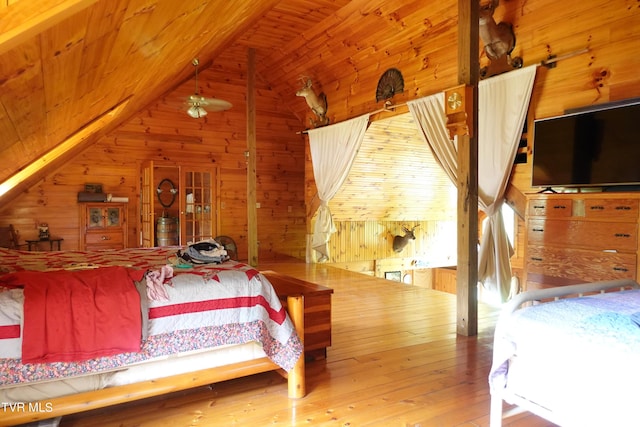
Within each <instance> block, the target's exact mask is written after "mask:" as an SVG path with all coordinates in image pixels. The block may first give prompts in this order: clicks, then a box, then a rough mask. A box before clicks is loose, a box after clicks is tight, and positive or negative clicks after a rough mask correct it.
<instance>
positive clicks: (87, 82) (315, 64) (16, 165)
mask: <svg viewBox="0 0 640 427" xmlns="http://www.w3.org/2000/svg"><path fill="white" fill-rule="evenodd" d="M435 5H436V6H433V10H434V13H436V14H438V16H437V21H435V22H436V24H435V25H434V23H432V22H430V21H429V20H428V19H427V17H425V16H424V11H423V10H421V8H422V6H421V2H407V3H404V2H401V1H393V2H388V1H383V0H234V1H228V0H181V1H174V0H39V1H37V2H32V1H27V0H15V1H14V0H3V2H2V4H0V28H2V33H1V34H0V135H2V137H1V138H0V157H1V158H3V159H11V161H4V162H0V187H2V183H3V182H6V181H7V179H9V178H10V177H12V176H13V177H14V179H15V175H16V173H22V174H23V175H25V174H26V175H28V176H33V177H35V178H37V177H40V178H41V177H42V176H43V173H44V169H46V168H48V167H54V166H59V165H60V164H62V163H63V162H64V161H65V159H66V160H68V159H69V157H68V156H69V154H70V153H71V154H72V153H74V152H78V151H80V150H82V149H83V148H84V147H86V144H89V143H91V142H92V141H94V140H95V139H96V137H98V136H100V135H102V134H104V133H106V132H109V131H111V130H113V129H114V128H115V127H116V126H117V125H118V124H120V123H122V122H123V121H124V120H126V119H127V118H128V117H130V116H131V115H132V114H134V113H135V112H136V111H138V110H140V109H141V108H144V107H145V106H146V105H148V104H149V103H151V102H153V101H154V100H156V99H158V98H159V97H161V96H163V95H164V94H167V93H169V92H170V91H172V90H173V89H174V88H176V87H178V86H180V84H181V83H184V82H185V81H186V80H187V79H190V78H192V77H193V74H194V69H193V67H192V66H191V61H192V59H193V58H195V57H198V58H199V59H200V62H201V64H203V68H206V67H208V66H211V65H212V64H213V65H215V60H216V57H217V56H218V55H220V54H221V53H222V52H224V51H225V50H226V49H228V48H229V47H230V46H235V48H237V47H238V46H246V47H247V48H253V49H255V52H256V59H257V61H256V62H257V64H258V66H257V74H258V78H259V79H262V80H263V81H264V82H266V83H267V84H269V85H270V86H271V87H272V88H273V89H274V90H275V91H276V92H278V93H281V94H284V95H286V96H287V97H288V98H291V94H293V93H294V92H295V90H296V89H297V88H298V87H299V84H300V82H299V78H300V77H301V76H305V75H306V76H308V77H311V78H314V79H315V80H316V81H325V82H332V83H331V84H333V85H337V86H340V85H342V86H343V87H353V89H354V90H353V91H349V92H356V93H357V92H358V91H357V90H356V89H357V85H358V84H359V83H358V80H357V75H354V72H353V69H350V67H349V64H350V63H351V62H354V61H357V62H358V67H359V69H360V70H362V69H366V68H367V67H368V68H374V69H376V73H377V74H381V73H382V72H383V71H384V70H385V69H386V68H388V67H389V66H392V65H393V64H385V59H384V58H385V57H389V56H391V52H387V54H386V55H384V54H383V55H379V53H380V52H383V51H384V49H385V48H386V47H385V44H386V42H387V41H390V40H393V37H394V34H395V35H396V36H397V37H401V39H398V40H402V41H401V42H398V40H396V42H394V43H392V44H390V45H393V46H394V47H395V48H396V49H398V48H400V46H402V49H403V50H406V51H407V54H409V55H413V56H414V57H415V58H414V60H415V62H416V67H418V69H420V68H421V67H422V68H424V67H426V65H425V64H424V63H423V62H424V61H425V58H426V55H425V53H424V52H422V53H421V52H420V47H419V46H414V47H413V48H412V40H414V39H416V38H422V37H423V34H424V33H425V32H426V31H427V30H429V31H430V34H431V36H432V39H433V40H434V41H435V40H436V39H437V37H438V36H441V35H442V34H443V28H446V29H447V31H451V28H454V27H455V19H456V13H455V7H452V6H453V5H455V3H453V2H450V3H448V4H438V3H436V4H435ZM356 24H357V25H356ZM438 28H440V29H438ZM405 45H406V46H405ZM453 51H455V49H453ZM374 54H375V55H374ZM396 54H397V53H396ZM454 54H455V53H452V55H454ZM441 56H442V55H441ZM374 57H375V59H374ZM438 59H442V58H438ZM451 70H455V66H454V67H452V68H451V69H450V70H448V71H446V72H447V73H451ZM434 73H435V71H434ZM440 77H442V76H440ZM424 78H425V77H423V79H424ZM427 78H428V77H427ZM412 84H413V86H414V87H419V85H418V84H417V83H416V82H415V81H413V82H412ZM368 95H370V94H368ZM412 95H414V96H415V95H416V94H415V93H414V94H412ZM338 102H340V103H348V100H338ZM367 102H368V101H367ZM367 102H364V104H365V107H366V103H367ZM370 103H371V104H372V107H375V100H374V99H371V102H370ZM356 104H357V105H358V108H363V107H362V105H363V102H361V101H358V102H357V103H356ZM349 108H350V107H349V106H348V105H346V104H345V105H344V106H343V110H347V111H348V110H349ZM292 109H293V110H294V113H295V114H296V115H298V116H299V117H300V118H301V121H304V115H305V113H306V105H305V104H304V102H302V103H298V104H296V105H294V106H292ZM296 109H297V111H296ZM354 113H357V112H354ZM342 119H344V118H342ZM45 154H46V156H45ZM43 156H44V157H43ZM36 159H39V160H38V161H37V162H35V163H34V161H35V160H36ZM41 169H43V171H41ZM22 179H26V180H27V181H26V182H25V183H23V184H22V190H24V189H27V188H28V187H27V185H28V184H29V179H28V178H26V177H23V178H22ZM11 185H13V186H15V185H16V184H15V183H13V184H11ZM18 189H20V185H18ZM15 190H16V189H15V188H14V191H15ZM5 191H6V188H5V189H3V188H0V194H2V193H4V192H5Z"/></svg>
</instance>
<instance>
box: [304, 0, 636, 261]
mask: <svg viewBox="0 0 640 427" xmlns="http://www.w3.org/2000/svg"><path fill="white" fill-rule="evenodd" d="M452 7H453V6H452ZM425 9H429V10H430V13H429V14H427V16H428V17H429V22H430V23H435V22H437V23H438V26H437V31H438V36H436V37H432V36H433V34H432V32H433V31H436V26H433V27H429V26H428V25H427V26H426V27H422V30H424V32H423V36H424V37H428V38H429V39H430V40H431V41H432V43H428V44H427V43H423V42H421V41H420V38H419V37H417V36H416V37H415V38H412V35H411V34H405V36H406V38H394V37H391V38H390V39H389V40H388V42H387V43H386V44H384V54H383V53H382V52H379V53H378V55H376V56H375V58H376V59H377V60H379V62H377V63H376V67H372V66H371V64H370V63H369V62H367V61H362V62H360V61H357V60H355V59H356V58H355V57H354V58H353V59H354V60H353V61H351V62H350V64H352V65H353V67H352V69H350V72H351V75H350V78H351V82H348V81H346V77H342V78H340V79H336V80H330V79H329V80H328V82H327V81H324V80H323V81H322V83H323V88H324V89H325V91H326V92H327V95H328V98H329V105H330V108H329V112H330V115H331V116H332V118H334V120H338V121H339V120H344V119H346V118H350V117H355V116H357V115H359V114H362V113H363V112H366V111H373V110H375V109H377V108H379V107H380V103H378V104H373V103H372V101H371V97H372V96H373V94H374V93H375V88H376V85H377V83H378V79H379V78H380V76H381V74H382V73H383V72H384V70H385V67H388V66H391V65H393V66H394V67H397V68H399V69H400V70H401V71H402V72H403V75H404V80H405V93H403V94H401V95H399V96H396V97H394V99H393V101H394V103H402V102H403V101H404V100H406V99H407V98H409V99H411V98H417V97H420V96H426V95H429V94H432V93H435V92H439V91H442V90H444V89H446V88H448V87H452V86H455V85H456V84H457V81H456V73H455V69H456V63H455V58H453V57H450V56H449V55H450V54H452V53H455V51H456V45H455V41H456V37H457V36H456V33H455V25H456V23H455V19H454V20H452V21H451V20H449V19H448V17H447V12H446V11H445V10H444V9H442V10H437V11H436V10H435V9H437V8H436V7H435V6H433V5H428V6H425ZM407 13H409V12H407ZM494 16H495V18H496V21H498V22H499V21H501V20H506V21H508V22H510V23H512V24H513V27H514V31H515V34H516V47H515V49H514V52H513V56H520V57H522V58H523V60H524V65H525V66H528V65H532V64H540V63H541V61H543V60H546V59H548V58H549V57H551V56H554V55H555V56H558V57H561V56H563V55H565V54H571V53H575V52H580V51H582V50H584V49H588V52H584V53H580V54H577V55H575V56H570V57H569V58H567V59H564V60H560V61H558V62H557V63H556V64H555V67H553V68H547V67H543V66H539V67H538V70H537V76H536V81H535V85H534V91H533V95H532V104H531V113H530V115H529V123H532V122H533V120H535V119H536V118H543V117H549V116H552V115H557V114H562V113H563V112H564V111H565V110H566V109H571V108H576V107H582V106H585V105H592V104H599V103H605V102H610V101H618V100H622V99H627V98H633V97H638V96H640V78H639V77H638V73H637V70H638V69H640V57H638V55H636V53H635V52H636V51H637V49H638V47H639V46H640V45H639V44H638V40H639V39H640V4H638V2H637V1H628V0H614V1H612V2H605V3H601V2H595V1H579V0H568V1H567V2H563V3H558V2H552V1H547V0H535V1H534V2H531V1H527V2H525V1H524V0H516V1H508V2H504V1H503V2H500V6H499V7H498V9H497V11H496V13H495V15H494ZM402 22H406V21H402ZM426 22H427V21H424V22H423V23H421V24H416V25H418V26H420V25H423V24H425V25H426ZM353 25H356V24H355V23H354V24H353ZM400 32H401V31H398V33H400ZM440 36H442V37H444V38H447V39H448V43H443V39H442V38H440ZM434 44H435V45H437V47H436V46H434ZM382 45H383V44H379V45H376V46H382ZM408 45H411V46H421V49H420V50H418V49H417V48H416V49H414V50H412V49H411V47H410V46H408ZM445 46H446V48H445ZM481 47H482V43H481ZM381 50H382V49H381ZM409 52H412V53H413V54H415V56H412V55H411V54H410V53H409ZM418 57H421V58H422V59H423V61H422V66H417V65H418V61H417V58H418ZM372 58H374V57H372ZM382 58H384V59H382ZM480 62H481V65H482V66H485V65H488V60H487V58H486V56H485V55H484V53H482V52H481V53H480ZM320 75H322V74H321V73H320ZM385 116H386V113H380V114H378V115H377V116H376V118H384V117H385ZM372 127H373V125H372ZM414 137H415V136H413V135H409V134H407V132H405V131H403V132H402V133H398V134H396V138H392V139H393V141H394V143H393V144H389V143H387V144H386V145H385V144H382V145H380V146H379V147H378V149H380V150H385V149H386V156H381V158H379V159H377V160H376V161H373V160H371V161H369V162H367V164H366V168H364V167H363V168H362V169H356V168H355V167H354V170H353V172H352V175H350V177H349V180H348V182H347V184H346V187H345V188H344V189H343V190H342V193H341V194H343V195H345V196H346V197H344V198H343V199H338V198H336V200H335V201H334V202H332V203H331V204H330V207H331V209H332V212H333V213H334V215H335V217H336V218H338V229H339V230H351V229H354V228H355V229H360V228H361V223H359V222H358V221H359V220H365V219H368V220H370V221H373V222H372V224H368V223H367V222H365V223H364V224H366V225H365V226H362V228H365V229H378V228H380V226H381V223H380V222H379V221H378V217H380V220H384V219H391V218H393V219H396V220H397V223H396V224H395V226H396V228H399V227H400V226H401V224H402V223H403V220H414V221H417V220H422V221H428V220H429V214H428V213H427V211H428V210H429V209H433V208H435V209H438V208H440V209H442V210H443V211H446V209H447V208H449V207H451V205H450V204H447V203H442V202H438V203H432V204H426V203H422V202H416V203H415V205H412V208H413V209H412V208H409V207H407V206H406V204H407V200H412V196H413V195H414V194H415V193H414V192H415V191H416V190H417V189H424V188H429V187H431V186H432V184H433V183H435V182H437V181H436V178H434V177H431V176H428V175H426V176H421V175H414V174H413V173H407V174H402V173H397V171H398V170H401V167H400V166H399V165H400V164H401V165H402V167H404V168H407V170H410V168H411V165H412V162H413V159H414V157H419V156H420V152H419V151H416V149H417V147H418V146H419V144H418V143H417V142H415V141H413V138H414ZM405 138H407V139H405ZM534 139H535V135H534V134H533V132H532V130H531V128H529V133H528V146H527V148H526V149H524V150H523V152H524V153H526V154H527V157H528V161H527V163H523V164H518V165H516V166H515V167H514V169H513V176H512V183H513V184H514V185H515V187H516V188H517V190H518V191H520V192H522V193H529V192H535V191H537V189H534V188H531V187H530V180H531V153H532V148H533V144H534ZM399 140H401V141H402V143H400V142H399ZM407 141H413V142H407ZM365 147H366V145H365ZM480 149H482V148H481V147H480ZM390 152H393V154H394V156H393V158H394V159H396V162H395V163H394V166H396V167H390V164H389V162H388V161H386V159H390V158H391V157H392V156H390V155H389V153H390ZM398 158H401V159H411V160H410V162H409V163H406V162H402V161H397V159H398ZM307 160H309V159H307ZM374 165H375V166H374ZM383 186H390V187H393V186H395V187H396V188H397V190H398V191H395V192H393V191H392V192H389V193H386V194H385V197H384V202H381V198H380V197H379V194H380V192H379V188H381V187H383ZM410 188H411V189H410ZM435 188H438V190H439V191H446V190H442V188H440V187H438V186H437V185H436V186H435ZM305 191H306V195H307V200H308V201H309V200H310V199H311V198H313V195H314V188H313V180H312V170H311V168H309V167H308V168H307V181H306V190H305ZM415 200H419V199H418V198H416V199H415ZM382 206H384V208H382ZM453 206H454V208H453V209H455V202H454V205H453ZM420 208H422V209H424V212H419V209H420ZM384 209H387V210H389V211H390V212H392V214H391V215H390V216H389V217H386V216H385V213H384V212H382V211H383V210H384ZM407 212H411V213H413V214H414V215H409V216H407V215H406V213H407ZM431 213H432V212H431ZM448 213H449V214H450V215H451V214H453V215H455V212H448ZM368 215H371V217H368ZM445 215H446V214H445ZM350 221H355V223H354V224H351V223H349V222H350ZM343 222H345V223H343ZM518 229H520V230H521V229H522V223H521V222H520V223H519V224H518ZM344 233H345V231H341V234H344ZM374 236H375V233H374V234H372V235H371V236H368V237H366V238H362V239H361V238H359V237H358V236H356V235H352V236H350V239H345V237H344V236H343V235H338V233H336V236H334V237H332V239H331V242H330V248H331V250H332V259H331V261H332V262H335V263H338V264H339V265H345V266H347V267H348V268H356V269H359V268H363V269H370V268H372V267H373V264H374V263H375V259H379V258H381V256H382V257H386V256H389V255H391V256H393V254H384V253H381V252H380V251H379V248H378V247H370V243H369V242H370V241H371V239H372V238H373V237H374ZM448 237H449V238H450V239H452V240H455V235H449V236H448ZM522 238H523V236H521V235H520V236H518V242H520V243H521V242H522ZM376 242H377V240H376ZM363 248H366V250H365V249H363ZM408 250H409V251H408V252H407V253H406V254H405V256H407V257H408V258H418V257H419V256H420V255H421V254H420V253H419V252H414V250H415V249H414V248H412V247H410V248H408ZM516 250H517V252H516V255H515V256H514V258H513V263H514V269H515V271H516V273H517V272H519V271H520V270H521V268H522V256H523V253H522V245H516ZM356 253H357V255H356ZM365 253H366V254H367V255H366V256H367V257H369V258H368V260H369V261H368V263H364V264H363V265H364V266H361V265H360V264H354V263H355V262H356V261H355V260H356V259H360V260H361V261H358V262H362V258H363V256H364V255H363V254H365Z"/></svg>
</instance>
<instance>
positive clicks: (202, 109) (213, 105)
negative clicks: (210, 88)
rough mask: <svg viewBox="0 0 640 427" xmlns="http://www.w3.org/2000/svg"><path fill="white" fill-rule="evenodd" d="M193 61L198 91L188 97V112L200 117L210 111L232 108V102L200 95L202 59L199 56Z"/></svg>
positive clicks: (192, 115)
mask: <svg viewBox="0 0 640 427" xmlns="http://www.w3.org/2000/svg"><path fill="white" fill-rule="evenodd" d="M191 63H192V64H193V66H194V67H195V68H196V91H195V93H194V94H193V95H190V96H189V97H188V98H187V101H186V104H187V105H189V108H188V109H187V114H188V115H189V116H190V117H193V118H194V119H199V118H200V117H204V116H206V115H207V113H208V112H209V111H212V112H213V111H225V110H228V109H229V108H231V107H232V105H231V103H230V102H227V101H224V100H222V99H217V98H207V97H204V96H202V95H200V93H199V92H198V65H200V61H199V60H198V58H194V59H193V61H192V62H191Z"/></svg>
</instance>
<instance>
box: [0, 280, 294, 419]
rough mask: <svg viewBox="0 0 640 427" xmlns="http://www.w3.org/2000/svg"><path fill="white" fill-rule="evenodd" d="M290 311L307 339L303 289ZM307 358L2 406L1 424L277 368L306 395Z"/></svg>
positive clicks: (248, 364) (257, 361) (290, 301)
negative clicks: (286, 366) (287, 363)
mask: <svg viewBox="0 0 640 427" xmlns="http://www.w3.org/2000/svg"><path fill="white" fill-rule="evenodd" d="M287 312H288V313H289V317H290V318H291V321H292V322H293V324H294V326H295V328H296V331H297V332H298V335H299V336H300V338H301V340H303V343H304V297H303V296H302V295H301V293H300V292H296V295H290V296H288V297H287ZM304 361H305V358H304V356H303V355H301V356H300V358H299V359H298V361H297V362H296V364H295V366H294V367H293V369H291V371H289V373H287V372H284V371H283V370H282V369H281V368H280V367H279V366H278V365H276V364H275V363H273V362H272V361H271V360H269V359H268V358H266V357H263V358H260V359H255V360H249V361H246V362H240V363H234V364H232V365H225V366H220V367H217V368H210V369H204V370H201V371H194V372H189V373H185V374H181V375H174V376H170V377H165V378H159V379H155V380H151V381H142V382H138V383H135V384H129V385H121V386H114V387H108V388H104V389H101V390H95V391H88V392H82V393H77V394H73V395H69V396H64V397H59V398H53V399H47V400H42V401H40V402H32V403H30V404H28V403H25V404H24V406H20V407H19V408H18V407H17V406H14V407H16V408H17V410H11V407H9V406H6V407H4V408H0V426H12V425H16V424H24V423H29V422H33V421H39V420H45V419H49V418H56V417H60V416H64V415H69V414H74V413H78V412H84V411H89V410H92V409H99V408H104V407H107V406H112V405H117V404H120V403H126V402H131V401H133V400H139V399H145V398H148V397H154V396H160V395H163V394H168V393H172V392H176V391H181V390H186V389H189V388H195V387H200V386H205V385H208V384H213V383H216V382H220V381H226V380H230V379H234V378H241V377H245V376H248V375H253V374H258V373H262V372H268V371H277V372H278V373H280V374H281V375H283V376H284V377H285V378H287V384H288V395H289V398H292V399H297V398H302V397H304V396H305V394H306V388H305V364H304Z"/></svg>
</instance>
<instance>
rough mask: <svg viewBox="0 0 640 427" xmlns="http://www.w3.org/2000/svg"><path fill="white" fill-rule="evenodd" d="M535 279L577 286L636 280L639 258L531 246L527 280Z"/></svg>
mask: <svg viewBox="0 0 640 427" xmlns="http://www.w3.org/2000/svg"><path fill="white" fill-rule="evenodd" d="M535 276H540V277H544V276H548V277H553V278H565V279H572V280H573V281H576V282H580V281H583V282H595V281H599V280H615V279H629V278H630V279H635V277H636V254H635V253H633V254H630V253H616V252H605V251H589V250H582V249H567V248H554V247H549V246H548V247H542V246H528V247H527V280H536V279H534V278H535ZM536 281H540V280H536Z"/></svg>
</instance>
